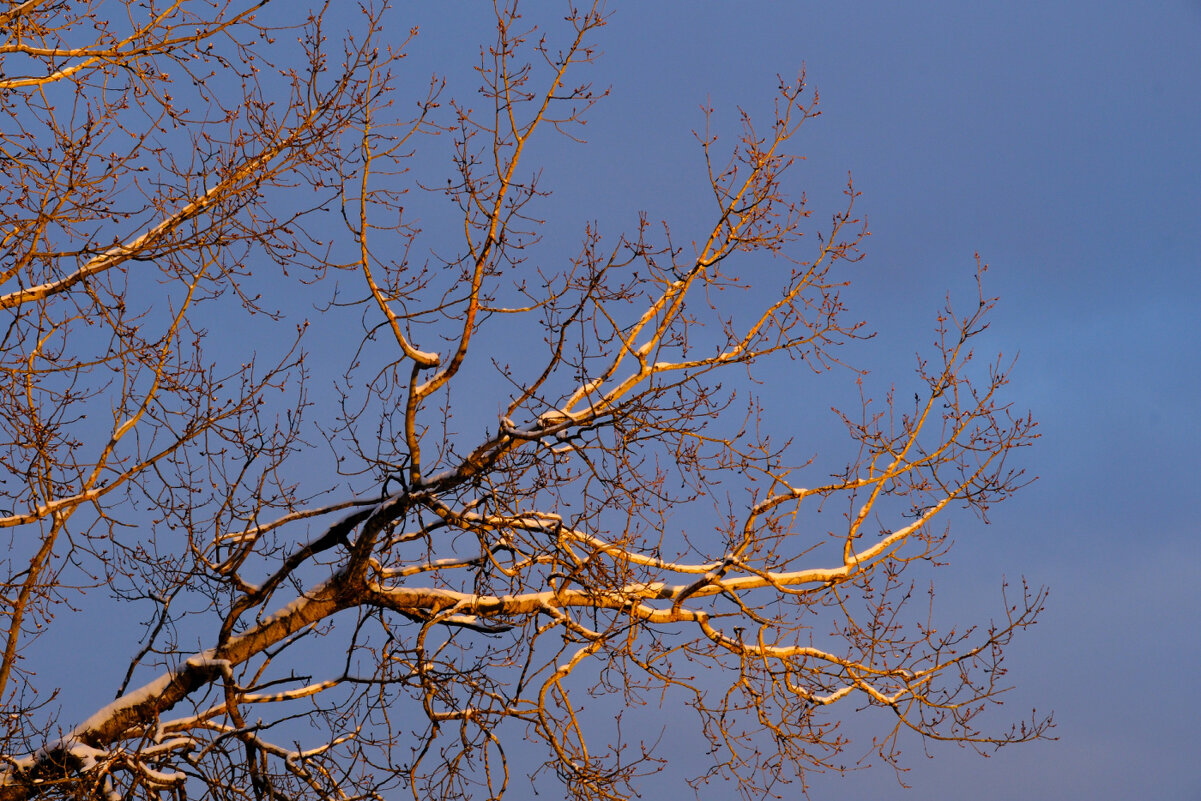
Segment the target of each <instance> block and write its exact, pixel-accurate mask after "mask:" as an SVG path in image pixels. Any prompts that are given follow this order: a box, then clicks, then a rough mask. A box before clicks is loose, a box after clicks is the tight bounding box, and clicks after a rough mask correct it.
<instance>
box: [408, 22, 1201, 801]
mask: <svg viewBox="0 0 1201 801" xmlns="http://www.w3.org/2000/svg"><path fill="white" fill-rule="evenodd" d="M454 5H455V6H456V7H457V10H458V11H460V12H466V11H467V10H468V9H470V8H472V6H471V4H467V3H457V4H454ZM560 5H561V4H556V3H550V2H542V3H536V4H532V5H531V6H528V7H527V12H528V15H529V18H530V20H531V21H541V20H543V19H545V18H548V17H549V18H551V19H554V18H555V16H556V15H555V13H554V12H555V11H556V10H558V9H559V7H560ZM609 8H610V10H611V11H612V12H613V16H612V19H611V23H610V25H609V27H608V28H606V29H605V30H604V31H603V32H602V33H601V37H600V46H601V49H602V50H603V51H604V55H603V57H602V59H601V61H600V62H599V64H598V65H597V67H596V68H595V69H594V70H593V73H592V75H591V77H592V78H593V79H594V80H595V82H596V83H597V84H598V85H599V86H602V87H603V86H610V87H611V88H612V94H611V96H610V97H609V98H608V99H606V100H605V101H604V102H603V103H602V105H601V106H600V107H598V108H597V109H596V110H595V111H594V112H593V113H592V115H591V122H590V124H589V126H588V128H587V130H586V136H587V137H588V140H589V141H588V145H587V146H584V147H580V146H576V145H571V144H569V143H557V144H556V143H550V144H547V145H546V148H547V149H546V150H544V151H543V152H542V158H544V159H545V161H546V163H547V167H548V177H551V176H553V178H552V180H553V184H554V187H555V190H556V204H555V207H556V212H555V214H558V215H560V216H561V217H562V218H563V220H564V221H565V222H566V223H569V224H571V225H574V226H576V227H575V228H574V229H573V231H578V230H579V227H580V226H582V223H583V222H584V221H586V220H589V219H600V220H601V221H602V224H604V223H605V222H606V221H612V224H613V225H614V226H616V225H618V224H619V223H628V221H629V220H630V219H632V214H633V212H634V211H636V210H638V209H646V210H647V211H648V212H650V215H651V217H652V218H655V219H657V218H660V217H662V218H666V219H669V220H676V221H687V219H688V218H689V214H690V213H691V212H692V208H693V207H692V205H691V198H692V196H693V194H694V193H692V191H691V187H692V183H690V182H692V181H696V180H699V179H701V178H703V173H702V172H701V170H702V168H703V167H702V163H701V161H700V158H699V152H698V149H697V148H696V147H695V144H694V140H693V139H692V137H691V133H690V132H691V130H692V129H693V128H695V127H696V126H697V125H698V124H700V122H701V116H700V113H699V106H700V104H701V103H704V102H706V101H708V102H709V103H711V104H712V105H713V106H714V107H715V108H716V109H717V110H718V113H719V116H721V115H723V114H724V115H725V117H724V119H726V120H727V121H729V122H730V123H731V124H732V123H733V122H734V120H735V118H734V116H733V115H734V113H735V108H736V107H737V106H739V105H741V106H743V107H745V108H746V109H747V110H748V111H750V112H751V113H752V114H754V113H755V112H756V111H760V112H766V111H767V110H768V109H769V108H770V106H769V104H770V102H771V98H772V93H773V90H774V88H775V85H776V79H775V75H776V74H777V73H783V74H784V75H792V74H794V73H795V72H796V71H797V70H798V69H799V68H800V67H801V66H802V64H804V65H805V67H806V69H807V72H808V77H809V80H810V82H811V84H812V85H813V86H814V87H815V88H816V89H817V90H818V91H819V92H820V94H821V98H822V109H823V112H824V113H823V115H822V116H821V117H820V118H819V119H817V120H814V121H812V122H811V123H807V124H806V131H805V132H804V133H803V135H802V136H801V137H800V139H799V140H798V144H797V150H798V152H800V153H801V154H802V155H804V156H805V157H806V160H805V161H804V162H803V163H802V164H800V165H799V166H798V167H797V170H796V174H795V176H794V181H795V188H798V189H803V190H805V191H806V192H807V193H808V196H809V199H810V204H811V207H812V208H813V209H814V210H815V219H823V218H824V215H825V214H826V213H828V212H832V211H833V210H834V209H835V208H836V204H837V202H838V201H839V200H840V198H841V194H840V193H841V190H842V186H843V183H844V182H845V179H846V175H847V172H848V171H850V172H851V173H853V175H854V179H855V185H856V187H857V188H858V189H859V190H861V191H862V192H863V197H862V199H861V205H860V209H861V210H862V211H864V212H865V213H866V214H867V218H868V221H869V225H870V228H871V231H872V236H871V238H870V240H869V241H868V244H867V248H866V249H867V257H866V259H865V260H864V261H863V262H862V263H861V264H860V265H859V266H858V268H857V269H856V287H855V289H854V291H853V294H852V297H853V301H854V306H853V308H852V311H853V312H855V313H858V314H860V315H862V316H863V317H864V318H866V319H867V320H869V321H870V323H871V324H872V326H873V327H874V328H875V329H876V330H877V331H878V332H879V336H878V337H877V338H876V339H875V340H873V341H872V343H870V346H869V347H866V348H864V349H863V350H862V351H861V353H860V354H859V357H858V358H860V359H861V361H860V364H863V365H864V366H869V367H871V368H873V370H874V371H875V377H876V378H877V379H879V380H881V381H891V380H898V381H899V380H903V379H904V378H905V377H906V376H907V375H908V371H909V370H910V369H911V366H912V363H913V354H914V352H915V351H916V350H917V349H918V348H921V347H924V346H926V345H928V343H929V331H930V324H931V321H932V317H933V314H934V313H935V311H936V310H937V309H938V307H939V305H940V304H941V302H942V300H943V297H944V294H945V293H946V292H947V291H951V292H952V293H965V292H968V291H970V289H971V284H970V281H971V278H972V267H973V264H974V262H973V254H974V253H975V252H976V251H979V252H980V254H981V256H982V258H983V259H984V260H985V261H987V262H988V263H989V264H990V270H989V272H988V287H987V288H988V289H989V290H991V291H992V292H994V293H996V294H998V295H1000V296H1001V305H1000V307H999V309H998V312H997V314H996V315H995V317H994V318H993V326H992V329H991V332H990V335H989V337H988V338H987V340H986V342H985V345H984V346H983V347H986V348H991V349H993V350H996V351H1003V352H1004V353H1006V354H1008V355H1018V356H1019V361H1018V366H1017V370H1016V371H1015V374H1014V382H1013V385H1012V393H1011V397H1012V398H1013V399H1014V400H1015V401H1016V402H1017V403H1018V404H1019V405H1022V406H1028V407H1029V408H1031V409H1033V411H1034V412H1035V415H1036V417H1037V418H1038V419H1039V420H1040V421H1041V433H1042V438H1041V440H1040V441H1039V443H1038V445H1037V446H1036V447H1035V448H1034V449H1033V450H1031V451H1028V452H1026V453H1024V454H1023V458H1024V459H1025V462H1024V464H1025V466H1026V467H1027V469H1028V471H1029V472H1030V473H1031V474H1034V475H1037V476H1039V481H1038V482H1037V483H1036V484H1035V485H1034V486H1033V487H1031V488H1029V489H1028V490H1026V491H1025V492H1023V493H1022V494H1020V495H1019V496H1018V497H1017V498H1016V499H1015V500H1014V501H1012V502H1011V503H1009V504H1007V505H1005V506H1003V507H1000V508H998V509H997V510H996V512H995V514H994V515H993V517H992V521H993V522H992V524H991V525H989V526H987V527H985V526H982V525H980V524H979V523H976V522H975V521H972V520H970V519H968V520H961V521H960V522H959V523H958V525H957V527H956V528H955V530H954V537H955V540H956V543H957V545H956V549H955V551H954V552H953V554H952V557H953V567H952V568H951V569H949V570H946V571H943V574H942V575H941V577H940V582H941V584H940V587H941V593H940V602H942V603H944V604H947V606H948V607H950V608H952V609H957V610H962V611H964V613H965V614H967V615H968V616H970V615H973V614H974V615H976V616H987V615H988V614H990V613H991V612H992V611H994V610H996V609H998V608H999V596H998V593H999V589H1000V583H1001V580H1002V577H1003V576H1005V577H1008V579H1009V580H1010V581H1011V582H1016V581H1017V580H1018V579H1019V577H1021V576H1023V575H1024V576H1026V577H1027V579H1028V580H1029V581H1030V582H1031V583H1032V584H1034V585H1041V584H1046V585H1049V586H1050V587H1051V597H1050V603H1049V607H1048V609H1047V612H1046V613H1045V616H1044V618H1043V620H1042V622H1041V623H1040V624H1039V625H1038V627H1036V629H1034V630H1033V631H1031V632H1029V633H1027V634H1026V635H1025V636H1023V637H1022V638H1020V639H1019V641H1018V642H1017V643H1016V644H1015V646H1014V647H1013V648H1012V650H1011V657H1010V662H1009V667H1010V669H1011V673H1010V676H1009V678H1010V679H1011V680H1012V683H1013V684H1015V685H1016V689H1015V690H1014V691H1013V692H1012V694H1011V695H1010V696H1009V701H1008V706H1009V708H1010V711H1011V713H1012V715H1013V716H1014V717H1021V716H1022V715H1023V714H1028V713H1029V710H1030V709H1031V708H1032V707H1037V708H1039V709H1040V710H1047V709H1052V710H1054V711H1055V714H1056V720H1057V723H1058V726H1057V728H1056V729H1055V731H1054V734H1055V735H1057V736H1058V738H1059V739H1058V741H1056V742H1045V743H1038V744H1034V745H1028V746H1022V747H1014V748H1010V749H1008V750H1005V751H1002V752H1000V753H997V754H995V755H993V756H992V757H991V758H990V759H982V758H981V757H979V756H977V755H976V754H975V753H973V752H971V751H968V750H964V749H960V748H957V747H955V746H951V745H946V744H937V743H936V744H932V745H930V746H929V749H928V753H929V754H930V756H932V757H933V758H932V759H926V758H925V756H924V753H923V747H922V745H921V744H920V743H916V742H914V743H910V754H909V755H910V758H909V759H908V760H907V765H908V766H909V767H911V768H912V770H911V771H910V772H908V773H907V774H905V777H904V778H905V782H906V783H907V784H909V785H911V787H912V790H910V791H905V790H903V789H901V788H900V786H899V785H898V783H897V780H896V777H895V776H894V774H893V773H892V772H891V771H890V770H888V769H887V768H885V769H876V770H870V771H858V772H855V773H852V774H850V775H848V776H845V777H839V776H823V777H814V778H813V781H812V784H811V788H812V793H813V797H815V798H833V797H837V798H841V799H859V798H862V799H878V798H922V799H935V800H937V799H952V798H962V797H964V795H965V793H970V795H971V797H973V798H977V799H1011V798H1023V799H1043V798H1045V799H1059V798H1073V797H1075V798H1090V799H1097V801H1105V800H1106V799H1114V800H1115V801H1116V800H1117V799H1123V801H1124V800H1125V799H1129V798H1132V797H1142V798H1156V799H1163V801H1174V800H1178V801H1196V799H1198V798H1201V772H1199V771H1198V770H1197V767H1196V755H1197V754H1198V753H1201V733H1199V730H1198V728H1197V727H1196V725H1195V723H1194V719H1195V718H1196V717H1197V715H1198V713H1201V703H1199V702H1198V701H1197V700H1196V696H1195V694H1194V693H1193V691H1192V683H1193V682H1192V679H1193V674H1194V673H1195V671H1196V669H1197V668H1198V667H1199V666H1201V635H1199V634H1198V627H1197V626H1196V624H1195V622H1194V620H1193V619H1194V617H1195V615H1196V613H1197V611H1198V610H1199V609H1201V582H1199V581H1198V568H1199V567H1201V558H1199V557H1201V545H1199V543H1198V537H1197V534H1198V523H1197V514H1196V506H1197V502H1198V501H1199V500H1201V493H1199V492H1198V491H1197V489H1196V487H1195V481H1196V479H1195V454H1196V453H1197V452H1198V450H1199V446H1201V431H1199V428H1198V422H1197V414H1196V412H1197V405H1198V402H1197V398H1198V397H1199V396H1201V386H1199V385H1201V352H1199V351H1201V323H1199V322H1198V320H1199V319H1201V316H1199V315H1198V312H1197V309H1198V306H1199V302H1201V224H1199V223H1198V219H1197V217H1198V213H1199V212H1201V147H1199V145H1198V143H1199V142H1201V58H1199V57H1198V53H1201V3H1197V2H1192V1H1190V2H1186V1H1185V0H1167V1H1165V2H1161V3H1157V4H1129V3H1118V2H1089V3H1085V2H1078V1H1075V0H1073V1H1071V2H1009V3H999V2H985V3H962V2H916V3H904V4H902V3H886V2H848V3H809V2H765V1H755V0H742V2H738V3H731V2H715V1H709V0H702V1H700V2H689V3H680V2H641V3H611V4H610V6H609ZM443 9H444V7H443ZM405 13H406V14H408V13H409V12H407V11H406V12H405ZM414 13H419V14H420V15H421V16H422V17H423V18H422V19H420V20H419V22H420V24H421V25H422V26H423V36H422V38H420V39H419V40H418V41H417V43H416V44H415V46H414V49H413V58H414V59H415V60H416V61H417V62H419V63H422V64H425V63H428V64H432V65H434V66H439V67H440V68H441V69H443V70H446V69H447V68H449V67H450V66H452V63H453V62H454V60H455V59H458V58H461V57H462V56H467V57H468V58H469V57H470V55H471V53H472V51H473V49H474V47H475V46H476V42H478V41H479V37H480V36H486V35H487V31H486V26H484V27H481V28H480V29H479V30H474V29H472V27H471V22H472V19H471V16H470V14H459V13H456V14H452V15H448V14H445V13H444V10H443V11H431V10H426V11H421V12H414ZM481 22H483V20H482V19H481ZM473 37H474V38H473ZM450 77H451V80H452V84H451V88H452V90H453V89H455V80H456V77H457V78H458V79H460V80H461V81H462V83H460V84H459V88H462V87H463V86H470V83H469V77H468V76H464V75H458V76H456V74H455V73H454V72H453V71H452V72H451V75H450ZM555 219H558V218H557V217H556V218H555ZM550 235H551V236H554V235H556V234H553V233H552V234H550ZM568 238H569V237H568ZM778 390H779V392H780V394H779V395H778V396H776V397H775V398H774V399H775V400H776V401H777V402H783V401H784V400H786V398H785V397H784V396H785V395H786V393H787V392H788V390H789V387H788V385H787V383H785V382H781V383H780V384H779V385H778ZM766 400H767V401H768V402H770V401H772V400H773V397H772V395H771V393H770V392H769V393H768V394H767V397H766ZM870 723H871V722H870V721H864V720H858V721H851V722H850V723H849V725H850V727H851V728H850V730H851V731H853V732H856V733H858V734H859V735H860V736H862V735H864V734H867V735H868V736H870V733H871V725H870ZM674 758H676V759H687V758H688V755H687V752H686V751H683V750H682V751H681V753H680V754H679V755H678V756H675V757H674ZM669 786H671V785H669V784H665V788H666V787H669Z"/></svg>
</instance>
